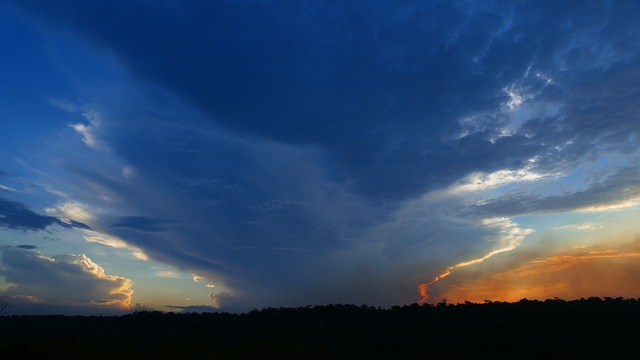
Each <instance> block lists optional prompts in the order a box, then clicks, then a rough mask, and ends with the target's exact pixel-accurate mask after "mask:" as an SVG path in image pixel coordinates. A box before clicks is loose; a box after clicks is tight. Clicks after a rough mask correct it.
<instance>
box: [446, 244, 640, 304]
mask: <svg viewBox="0 0 640 360" xmlns="http://www.w3.org/2000/svg"><path fill="white" fill-rule="evenodd" d="M639 265H640V252H638V251H629V250H625V251H621V250H618V249H606V248H605V249H597V248H596V249H594V248H582V249H580V250H577V251H576V250H574V251H572V252H566V253H561V254H557V255H553V256H548V257H543V258H535V259H532V260H530V261H528V262H525V263H523V264H521V265H520V266H517V267H515V268H511V269H508V270H506V271H501V272H498V273H494V274H490V275H488V276H485V277H480V278H476V279H473V278H472V279H468V280H465V279H463V280H460V279H459V280H458V281H457V284H454V285H452V286H451V287H450V288H449V289H447V290H445V291H444V292H441V293H440V294H439V298H446V299H447V300H448V301H449V302H462V301H465V300H468V301H473V302H481V301H483V300H499V301H517V300H519V299H522V298H529V299H540V300H544V299H549V298H554V297H559V298H562V299H567V300H569V299H577V298H580V297H591V296H598V297H634V296H636V295H635V294H637V292H638V291H639V290H640V285H639V284H638V282H637V281H636V279H637V276H638V275H640V271H639V270H638V269H639Z"/></svg>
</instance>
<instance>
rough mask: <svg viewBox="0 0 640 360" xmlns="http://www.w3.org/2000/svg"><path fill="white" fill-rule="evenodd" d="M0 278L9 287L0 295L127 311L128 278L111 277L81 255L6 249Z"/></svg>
mask: <svg viewBox="0 0 640 360" xmlns="http://www.w3.org/2000/svg"><path fill="white" fill-rule="evenodd" d="M0 275H2V276H3V277H4V278H5V279H6V281H7V282H8V283H9V284H10V285H9V287H8V288H7V289H6V290H4V291H3V292H2V293H1V294H0V295H1V296H7V297H10V298H12V299H14V300H21V301H22V302H28V303H34V302H35V303H47V304H68V305H87V304H93V305H103V306H104V305H107V306H115V307H118V308H121V309H129V308H130V306H131V297H132V296H133V289H132V286H133V281H132V280H131V279H128V278H125V277H122V276H117V275H110V274H107V273H106V272H105V270H104V269H103V268H102V267H101V266H100V265H98V264H97V263H95V262H93V261H92V260H91V259H90V258H89V257H88V256H86V255H84V254H64V255H56V256H52V257H49V256H45V255H43V254H41V253H39V252H38V251H32V250H23V249H18V248H11V247H5V248H3V249H2V267H0Z"/></svg>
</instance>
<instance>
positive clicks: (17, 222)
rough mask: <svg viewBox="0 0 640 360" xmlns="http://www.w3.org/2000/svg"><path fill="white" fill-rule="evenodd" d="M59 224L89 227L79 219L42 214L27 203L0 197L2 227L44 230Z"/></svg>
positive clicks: (0, 223)
mask: <svg viewBox="0 0 640 360" xmlns="http://www.w3.org/2000/svg"><path fill="white" fill-rule="evenodd" d="M53 224H57V225H60V226H63V227H67V228H80V229H89V227H88V226H87V225H85V224H83V223H80V222H77V221H62V220H60V219H58V218H56V217H53V216H47V215H40V214H37V213H35V212H33V211H31V210H29V209H28V208H27V207H26V206H25V205H23V204H21V203H19V202H15V201H10V200H7V199H4V198H1V197H0V227H6V228H8V229H14V230H31V231H37V230H44V229H46V228H47V227H48V226H50V225H53Z"/></svg>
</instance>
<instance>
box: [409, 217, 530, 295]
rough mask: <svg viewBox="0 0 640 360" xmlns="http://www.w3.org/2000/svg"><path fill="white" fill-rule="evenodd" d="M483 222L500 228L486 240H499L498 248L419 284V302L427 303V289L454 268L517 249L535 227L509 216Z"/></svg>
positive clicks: (491, 226)
mask: <svg viewBox="0 0 640 360" xmlns="http://www.w3.org/2000/svg"><path fill="white" fill-rule="evenodd" d="M482 224H483V225H484V226H485V227H488V228H493V229H497V230H498V235H497V236H496V237H487V238H485V240H489V241H492V242H497V243H498V244H499V245H500V246H499V247H498V248H497V249H495V250H492V251H490V252H488V253H487V254H485V255H484V256H481V257H479V258H476V259H472V260H469V261H463V262H460V263H457V264H455V265H452V266H450V267H448V268H447V269H446V270H445V271H444V272H443V273H441V274H440V275H438V276H436V277H435V278H433V280H431V281H429V282H427V283H424V284H420V285H419V286H418V291H419V292H420V295H421V296H422V298H421V299H420V300H419V301H418V303H420V304H423V303H425V302H426V301H427V300H428V299H429V297H430V295H429V294H427V290H428V289H429V287H430V286H432V285H434V284H435V283H437V282H438V281H440V280H442V279H444V278H446V277H448V276H449V275H451V274H452V272H453V270H455V269H457V268H464V267H467V266H470V265H476V264H480V263H482V262H483V261H485V260H487V259H489V258H491V257H493V256H494V255H497V254H500V253H503V252H506V251H511V250H513V249H515V248H516V247H517V246H518V245H520V243H522V240H524V238H525V237H526V236H527V235H529V234H532V233H533V229H523V228H520V227H519V226H518V224H517V223H515V222H513V221H511V220H510V219H507V218H490V219H484V220H483V221H482Z"/></svg>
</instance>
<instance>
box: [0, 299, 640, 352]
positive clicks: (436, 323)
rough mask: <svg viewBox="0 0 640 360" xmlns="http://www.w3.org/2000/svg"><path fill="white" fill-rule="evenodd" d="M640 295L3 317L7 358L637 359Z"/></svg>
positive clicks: (0, 333) (2, 348) (1, 346)
mask: <svg viewBox="0 0 640 360" xmlns="http://www.w3.org/2000/svg"><path fill="white" fill-rule="evenodd" d="M639 324H640V299H623V298H616V299H613V298H603V299H601V298H588V299H584V298H583V299H579V300H572V301H564V300H561V299H549V300H545V301H537V300H527V299H522V300H520V301H518V302H514V303H507V302H491V301H486V302H485V303H479V304H478V303H470V302H466V303H462V304H447V303H446V302H445V301H443V302H440V303H437V304H424V305H418V304H412V305H405V306H393V307H391V308H379V307H372V306H367V305H360V306H356V305H342V304H331V305H323V306H305V307H295V308H266V309H262V310H254V311H250V312H247V313H243V314H231V313H224V312H221V313H201V314H197V313H187V314H177V313H164V312H156V311H153V312H136V313H132V314H129V315H124V316H113V317H101V316H16V315H12V316H4V317H0V353H5V354H9V353H19V354H21V357H20V358H24V359H29V358H34V359H35V358H47V359H52V358H61V359H62V358H64V359H75V358H77V359H80V358H86V357H88V356H90V357H91V358H94V359H95V358H98V359H101V358H105V359H113V358H119V359H128V358H138V359H139V358H140V357H141V356H142V357H144V358H155V359H183V358H190V357H195V356H198V357H200V358H205V359H270V358H278V359H328V358H331V359H449V358H453V359H457V358H474V359H514V358H525V359H529V358H530V359H539V358H569V359H578V358H580V359H582V358H602V359H610V358H632V357H635V356H636V355H637V354H638V353H639V351H640V341H639V339H640V325H639Z"/></svg>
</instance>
